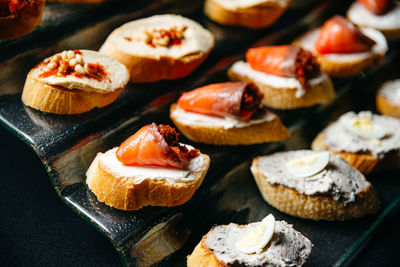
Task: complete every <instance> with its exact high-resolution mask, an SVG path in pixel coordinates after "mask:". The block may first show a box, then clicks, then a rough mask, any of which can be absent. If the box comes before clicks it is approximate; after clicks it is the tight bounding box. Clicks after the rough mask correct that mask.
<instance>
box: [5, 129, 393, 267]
mask: <svg viewBox="0 0 400 267" xmlns="http://www.w3.org/2000/svg"><path fill="white" fill-rule="evenodd" d="M0 169H1V175H0V212H1V219H0V266H120V265H121V263H120V261H119V258H118V255H117V252H116V251H115V250H114V248H113V246H112V245H111V243H110V242H109V241H108V240H107V239H106V238H105V237H103V236H102V235H101V234H100V233H99V232H97V231H96V230H95V229H94V228H93V227H92V226H90V224H88V223H87V222H85V221H84V220H83V219H81V218H80V217H79V216H78V215H77V214H76V213H74V212H73V211H72V210H71V209H69V208H68V207H67V206H66V205H65V204H64V203H63V202H62V201H61V200H60V199H59V197H58V196H57V194H56V192H55V191H54V189H53V187H52V185H51V182H50V179H49V177H48V175H47V172H46V170H45V168H44V166H43V164H42V162H41V161H40V160H39V158H38V157H37V156H36V154H35V153H34V152H33V151H32V150H31V149H30V148H29V147H28V146H27V145H25V144H24V143H22V142H21V141H20V140H18V139H17V138H16V137H15V136H13V135H12V134H11V133H9V132H8V131H7V130H6V129H4V128H3V127H0ZM399 178H400V177H399ZM399 240H400V212H399V211H396V213H395V214H394V216H393V217H392V218H391V219H390V220H388V221H386V222H384V223H383V224H382V225H380V226H379V227H378V229H377V231H376V233H375V236H374V237H373V238H372V239H371V242H370V243H369V244H368V245H367V246H366V247H365V249H364V250H363V251H362V253H361V254H360V255H359V256H358V257H357V258H356V259H355V261H354V262H353V264H352V265H354V266H399V260H398V257H399V251H398V249H399V245H398V241H399Z"/></svg>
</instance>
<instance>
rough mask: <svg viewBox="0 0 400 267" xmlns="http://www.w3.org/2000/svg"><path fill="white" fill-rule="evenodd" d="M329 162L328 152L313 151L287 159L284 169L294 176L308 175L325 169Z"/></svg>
mask: <svg viewBox="0 0 400 267" xmlns="http://www.w3.org/2000/svg"><path fill="white" fill-rule="evenodd" d="M328 163H329V152H314V153H312V154H310V155H306V156H303V157H298V158H295V159H292V160H289V161H288V162H287V163H286V170H287V171H288V172H289V173H290V174H292V175H294V176H296V177H300V178H303V177H309V176H312V175H314V174H316V173H319V172H320V171H322V170H323V169H325V167H326V165H328Z"/></svg>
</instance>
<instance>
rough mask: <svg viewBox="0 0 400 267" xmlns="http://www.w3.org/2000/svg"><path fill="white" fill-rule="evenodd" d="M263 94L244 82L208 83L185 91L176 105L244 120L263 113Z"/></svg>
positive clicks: (203, 112)
mask: <svg viewBox="0 0 400 267" xmlns="http://www.w3.org/2000/svg"><path fill="white" fill-rule="evenodd" d="M262 98H263V95H262V94H261V93H260V92H259V91H258V89H256V88H253V87H251V86H249V85H248V84H247V83H244V82H236V83H233V82H226V83H216V84H210V85H207V86H203V87H200V88H197V89H195V90H193V91H190V92H185V93H183V94H182V96H181V97H180V98H179V100H178V106H179V107H180V108H182V109H183V110H185V111H189V112H195V113H201V114H205V115H209V116H216V117H239V118H242V119H244V120H248V119H251V118H255V117H256V116H258V115H260V114H263V113H264V109H263V108H262V105H261V99H262Z"/></svg>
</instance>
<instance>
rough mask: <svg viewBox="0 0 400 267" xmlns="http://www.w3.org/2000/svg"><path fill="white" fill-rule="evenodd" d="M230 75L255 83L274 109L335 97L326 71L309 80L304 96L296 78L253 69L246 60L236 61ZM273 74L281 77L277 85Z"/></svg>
mask: <svg viewBox="0 0 400 267" xmlns="http://www.w3.org/2000/svg"><path fill="white" fill-rule="evenodd" d="M228 76H229V78H230V79H231V80H232V81H244V82H248V83H251V84H254V85H255V86H256V87H257V88H258V90H260V92H261V93H263V94H264V98H263V100H262V103H263V104H264V105H266V106H267V107H270V108H274V109H294V108H301V107H309V106H313V105H315V104H321V103H327V102H331V101H332V100H333V99H334V98H335V91H334V89H333V83H332V81H331V79H330V78H329V77H328V76H327V75H326V74H324V73H321V74H320V75H319V76H318V77H316V78H314V79H312V80H310V81H309V82H308V86H309V87H308V88H306V89H305V93H304V95H302V96H299V95H298V93H299V90H303V89H301V85H300V83H296V80H295V78H285V77H279V76H275V75H268V74H265V73H263V72H260V71H256V70H253V69H251V67H250V66H249V65H248V64H247V63H244V62H236V63H234V64H233V65H232V66H231V67H230V68H229V70H228ZM271 76H274V77H273V78H275V79H279V83H278V84H277V85H275V83H274V82H273V81H272V80H271V79H270V78H271ZM282 82H283V83H287V85H282V84H281V83H282ZM286 86H287V87H286Z"/></svg>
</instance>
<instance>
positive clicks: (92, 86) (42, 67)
mask: <svg viewBox="0 0 400 267" xmlns="http://www.w3.org/2000/svg"><path fill="white" fill-rule="evenodd" d="M79 51H80V52H81V56H82V58H83V61H84V62H86V63H91V64H99V65H101V66H102V67H103V69H104V72H105V76H104V77H101V78H99V79H94V78H91V77H88V76H85V75H76V76H75V75H58V74H57V73H55V74H54V75H46V76H44V77H42V76H43V74H45V73H46V72H49V69H48V67H47V65H46V64H43V63H42V64H39V65H38V66H37V67H36V68H34V69H32V71H31V75H32V78H34V79H36V80H39V81H41V82H44V83H47V84H50V85H57V86H62V87H64V88H66V89H78V90H83V91H89V92H97V93H109V92H113V91H115V90H117V89H120V88H124V87H125V85H126V84H127V83H128V81H129V73H128V70H127V69H126V67H125V66H124V65H122V64H121V63H119V62H118V61H117V60H115V59H113V58H111V57H109V56H106V55H103V54H100V53H98V52H96V51H90V50H79ZM57 55H61V53H59V54H56V55H54V56H57ZM49 59H50V58H49ZM45 61H46V60H45Z"/></svg>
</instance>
